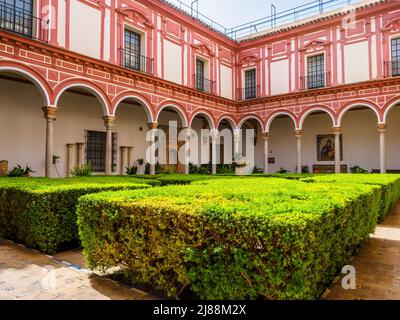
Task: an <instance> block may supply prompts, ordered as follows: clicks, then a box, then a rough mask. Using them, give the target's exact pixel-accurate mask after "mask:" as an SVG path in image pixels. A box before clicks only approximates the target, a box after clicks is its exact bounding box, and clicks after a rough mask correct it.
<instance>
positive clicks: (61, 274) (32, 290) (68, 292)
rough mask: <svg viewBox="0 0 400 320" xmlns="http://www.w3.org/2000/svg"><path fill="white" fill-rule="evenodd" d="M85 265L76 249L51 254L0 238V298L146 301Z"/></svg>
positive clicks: (136, 293) (144, 297) (139, 294)
mask: <svg viewBox="0 0 400 320" xmlns="http://www.w3.org/2000/svg"><path fill="white" fill-rule="evenodd" d="M84 268H85V260H84V257H83V255H82V254H81V253H80V252H79V251H69V252H65V253H61V254H58V255H56V256H54V257H51V256H46V255H44V254H41V253H39V252H37V251H33V250H31V249H27V248H25V247H23V246H19V245H16V244H14V243H12V242H9V241H6V240H0V300H11V299H14V300H18V299H21V300H58V299H59V300H78V299H79V300H147V299H153V297H151V296H150V295H147V294H146V293H144V292H141V291H139V290H135V289H133V288H129V287H126V286H124V285H120V284H117V283H116V282H114V281H112V280H109V279H107V278H104V277H100V276H98V275H96V274H95V273H92V272H90V271H88V270H86V269H84Z"/></svg>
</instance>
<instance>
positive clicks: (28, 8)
mask: <svg viewBox="0 0 400 320" xmlns="http://www.w3.org/2000/svg"><path fill="white" fill-rule="evenodd" d="M37 20H38V19H37V18H35V17H33V0H0V28H1V29H5V30H7V31H11V32H15V33H18V34H20V35H23V36H27V37H35V36H36V35H35V28H36V27H37V25H38V22H39V21H37Z"/></svg>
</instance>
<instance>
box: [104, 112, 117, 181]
mask: <svg viewBox="0 0 400 320" xmlns="http://www.w3.org/2000/svg"><path fill="white" fill-rule="evenodd" d="M103 119H104V125H105V127H106V159H105V166H106V170H105V173H106V176H110V175H111V174H112V172H113V170H112V165H113V163H112V131H113V126H114V120H115V118H114V117H112V116H107V117H103Z"/></svg>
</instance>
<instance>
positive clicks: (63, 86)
mask: <svg viewBox="0 0 400 320" xmlns="http://www.w3.org/2000/svg"><path fill="white" fill-rule="evenodd" d="M71 88H83V89H85V90H87V91H88V92H90V93H91V94H93V95H94V96H95V97H96V98H97V100H98V101H99V102H100V105H101V107H102V108H103V113H104V116H110V115H111V114H110V108H109V106H110V103H109V100H108V98H107V95H106V94H105V93H104V92H103V90H102V89H101V88H100V87H99V86H97V85H96V84H94V83H93V82H90V81H87V80H85V79H80V78H79V79H69V80H66V81H64V82H62V83H60V84H59V85H58V86H57V87H56V88H55V90H54V105H55V106H58V101H59V100H60V97H61V95H62V94H63V93H64V92H65V91H67V90H68V89H71Z"/></svg>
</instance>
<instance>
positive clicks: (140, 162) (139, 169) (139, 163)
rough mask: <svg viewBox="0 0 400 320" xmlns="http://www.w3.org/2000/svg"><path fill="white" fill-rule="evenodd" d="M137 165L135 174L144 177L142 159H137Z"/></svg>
mask: <svg viewBox="0 0 400 320" xmlns="http://www.w3.org/2000/svg"><path fill="white" fill-rule="evenodd" d="M137 163H138V169H137V174H139V175H144V174H145V170H146V165H145V163H144V159H138V161H137Z"/></svg>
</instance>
